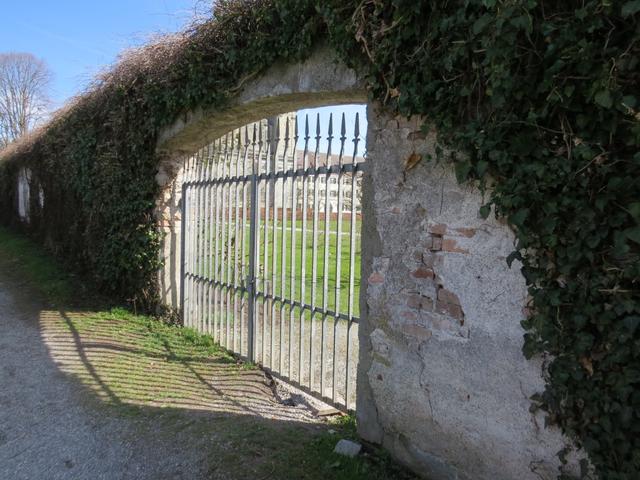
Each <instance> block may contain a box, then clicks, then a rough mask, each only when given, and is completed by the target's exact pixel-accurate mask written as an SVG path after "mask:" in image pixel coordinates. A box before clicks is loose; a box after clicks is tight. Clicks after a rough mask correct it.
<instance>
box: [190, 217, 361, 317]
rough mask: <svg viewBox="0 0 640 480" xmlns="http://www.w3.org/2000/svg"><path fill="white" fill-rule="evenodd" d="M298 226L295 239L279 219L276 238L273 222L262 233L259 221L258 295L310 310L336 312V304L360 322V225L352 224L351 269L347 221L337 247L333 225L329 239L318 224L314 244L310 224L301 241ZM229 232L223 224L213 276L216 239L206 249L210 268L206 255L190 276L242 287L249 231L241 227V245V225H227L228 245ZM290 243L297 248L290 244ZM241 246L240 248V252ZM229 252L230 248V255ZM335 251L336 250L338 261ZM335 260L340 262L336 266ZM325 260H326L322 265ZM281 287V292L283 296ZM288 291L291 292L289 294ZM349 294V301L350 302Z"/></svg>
mask: <svg viewBox="0 0 640 480" xmlns="http://www.w3.org/2000/svg"><path fill="white" fill-rule="evenodd" d="M302 227H303V222H302V220H298V221H297V222H296V231H295V235H294V231H292V229H291V221H290V219H288V220H287V222H286V225H285V230H284V232H283V223H282V221H280V220H279V221H277V222H276V228H275V234H274V230H273V220H270V221H269V223H268V225H267V229H266V231H265V223H264V221H261V222H260V225H259V231H258V248H257V254H258V262H257V265H256V270H257V271H256V274H257V289H258V291H260V292H263V293H269V294H271V293H275V294H276V295H277V296H280V297H284V298H288V299H292V300H294V301H302V302H303V303H306V304H308V305H311V303H312V300H314V302H313V303H314V306H316V307H323V306H326V308H327V309H329V310H332V311H335V310H336V305H339V309H338V310H339V312H340V313H343V314H348V313H349V312H351V313H352V315H353V316H354V317H358V316H359V314H360V305H359V297H360V267H361V264H360V255H361V237H360V229H361V221H360V220H357V221H356V224H355V234H354V237H353V239H354V241H353V252H354V255H353V258H354V262H353V270H352V265H351V262H350V260H351V251H352V240H351V221H350V220H343V221H342V234H341V235H340V238H341V241H340V242H338V234H337V221H336V220H332V221H330V222H329V234H328V235H325V233H324V232H325V230H324V227H325V225H324V221H320V222H318V233H317V236H316V238H315V243H314V239H313V222H312V221H307V225H306V228H305V235H304V237H303V235H302ZM236 228H237V235H236ZM228 229H229V225H228V224H226V223H225V230H224V231H225V234H224V238H223V237H222V236H220V237H219V238H218V264H219V265H218V270H217V273H216V272H215V270H216V269H215V236H214V237H212V239H211V240H212V242H211V243H212V244H211V246H207V253H208V256H209V258H210V262H211V263H210V264H207V261H206V255H202V256H200V258H201V261H200V264H199V266H198V267H197V268H196V269H195V271H194V273H198V274H200V275H203V276H208V277H213V278H215V279H218V280H222V281H224V282H227V283H241V282H242V280H243V279H244V278H245V277H246V276H247V275H248V270H249V235H250V229H249V227H248V226H246V225H245V228H244V241H243V240H242V235H243V230H242V228H241V225H237V226H236V225H235V223H233V224H231V228H230V230H231V232H232V233H231V235H230V237H231V238H230V240H229V238H228V237H229V235H228V233H226V232H227V231H228ZM265 236H266V242H265ZM237 237H240V238H237ZM294 237H295V238H294ZM283 239H284V250H283V245H282V242H283ZM294 241H295V244H294V243H293V242H294ZM303 242H304V243H303ZM236 244H237V245H236ZM241 245H244V251H243V249H242V247H241ZM265 245H266V249H265ZM229 247H231V251H230V255H229ZM303 247H304V248H303ZM314 247H315V248H314ZM338 247H339V248H340V256H339V257H338ZM209 249H210V250H209ZM294 249H295V252H296V253H295V258H294V259H293V262H292V255H291V252H292V251H294ZM283 251H284V262H283ZM223 258H224V259H225V261H226V259H227V258H228V259H230V262H229V263H228V264H227V263H225V266H226V268H223V267H222V263H223V262H222V259H223ZM338 258H339V259H340V261H339V262H338ZM325 259H326V260H327V261H326V262H325ZM274 260H275V265H274ZM314 260H315V266H316V269H315V273H316V274H315V275H313V271H314V270H313V267H314ZM303 266H304V281H303ZM274 267H275V268H274ZM338 267H339V270H338ZM338 271H339V274H338ZM283 272H284V278H283V275H282V274H283ZM351 279H353V290H351V287H350V285H351ZM283 280H284V281H283ZM292 280H293V281H292ZM314 280H315V286H314ZM283 285H284V287H285V288H284V291H283ZM292 286H293V287H294V288H293V294H292V288H291V287H292ZM336 286H339V292H336ZM303 288H304V290H305V292H304V298H303V295H302V290H303ZM325 292H326V296H325ZM314 293H315V294H314ZM350 293H351V302H350V301H349V298H350V295H349V294H350Z"/></svg>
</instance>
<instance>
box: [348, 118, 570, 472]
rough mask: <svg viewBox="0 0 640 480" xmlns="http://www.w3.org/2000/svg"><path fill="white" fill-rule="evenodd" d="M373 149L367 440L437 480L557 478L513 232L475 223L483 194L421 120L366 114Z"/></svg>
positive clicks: (364, 369)
mask: <svg viewBox="0 0 640 480" xmlns="http://www.w3.org/2000/svg"><path fill="white" fill-rule="evenodd" d="M367 150H368V174H367V176H366V179H365V183H366V189H365V193H364V195H365V198H364V203H365V205H366V207H365V208H366V210H365V212H364V223H365V225H364V234H363V249H362V250H363V256H364V258H363V272H364V278H363V282H364V283H363V284H364V285H366V288H364V289H363V299H362V304H363V305H362V307H363V311H365V312H366V315H365V318H364V320H363V322H362V323H361V330H360V342H361V350H360V352H361V354H360V366H359V378H358V380H359V384H358V388H359V390H358V419H359V429H360V433H361V435H362V436H363V437H364V438H365V439H367V440H369V441H372V442H375V443H382V444H383V445H384V446H385V447H386V448H388V449H389V450H390V451H391V452H393V454H394V455H395V456H396V457H398V458H399V459H400V460H401V461H403V462H404V463H406V464H408V465H410V466H411V467H413V468H414V469H415V470H416V471H418V472H420V473H421V474H422V475H424V476H425V477H427V478H431V479H435V480H438V479H473V480H480V479H487V480H489V479H491V480H499V479H504V480H512V479H515V478H517V479H532V480H533V479H538V480H539V479H540V478H556V477H557V474H558V470H557V466H558V460H557V457H556V453H557V452H558V451H559V450H560V449H561V448H562V447H563V446H564V445H565V443H564V439H563V437H562V435H561V434H560V432H559V431H558V430H554V429H545V427H544V419H543V418H542V417H541V416H534V415H533V414H531V413H530V412H529V407H530V405H531V402H530V397H531V395H532V394H534V393H535V392H539V391H541V390H542V389H543V380H542V377H541V371H542V370H541V365H540V363H539V362H537V361H527V360H525V358H524V357H523V355H522V351H521V348H522V341H523V333H524V332H523V330H522V328H521V327H520V320H521V319H522V318H523V315H524V313H523V309H524V306H525V300H526V285H525V281H524V278H523V276H522V274H521V273H520V269H519V265H517V264H514V266H513V268H511V269H510V268H509V267H508V266H507V263H506V260H505V258H506V257H507V255H509V253H511V251H512V250H513V246H514V235H513V233H512V231H511V230H510V228H509V227H508V226H507V225H505V224H504V223H502V222H500V221H498V220H496V219H495V218H494V217H493V216H492V217H490V218H489V219H487V220H483V219H482V218H481V217H480V216H479V214H478V212H479V208H480V206H481V205H482V204H483V201H482V195H481V193H480V192H479V190H478V189H477V188H476V187H475V186H473V185H470V184H467V185H459V184H458V183H457V181H456V178H455V175H454V172H453V168H452V166H451V165H450V164H449V163H447V161H446V160H440V161H436V160H435V135H434V134H431V135H427V136H426V138H425V136H424V135H421V134H420V133H419V124H418V123H417V122H416V121H406V120H398V119H395V118H390V117H388V116H385V115H384V114H381V113H380V112H379V111H378V110H377V109H375V108H370V109H369V132H368V147H367ZM413 153H417V154H420V155H422V156H423V160H422V161H421V162H420V163H419V164H418V165H417V166H416V167H414V168H412V169H410V170H408V171H406V166H405V161H406V160H407V159H408V158H409V157H410V156H411V155H412V154H413ZM430 156H431V157H433V160H429V157H430ZM414 158H416V157H415V156H414Z"/></svg>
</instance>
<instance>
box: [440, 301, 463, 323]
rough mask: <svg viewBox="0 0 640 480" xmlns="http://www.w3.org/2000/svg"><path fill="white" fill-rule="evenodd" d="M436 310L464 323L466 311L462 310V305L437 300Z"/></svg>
mask: <svg viewBox="0 0 640 480" xmlns="http://www.w3.org/2000/svg"><path fill="white" fill-rule="evenodd" d="M436 311H437V312H438V313H441V314H442V315H449V316H450V317H453V318H455V319H456V320H460V322H461V323H464V313H463V312H462V308H461V307H460V305H453V304H451V303H446V302H441V301H437V302H436Z"/></svg>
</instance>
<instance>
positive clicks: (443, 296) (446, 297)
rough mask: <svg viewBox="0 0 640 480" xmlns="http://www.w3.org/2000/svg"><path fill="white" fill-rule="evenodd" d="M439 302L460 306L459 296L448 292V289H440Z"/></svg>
mask: <svg viewBox="0 0 640 480" xmlns="http://www.w3.org/2000/svg"><path fill="white" fill-rule="evenodd" d="M438 300H440V301H442V302H446V303H451V304H453V305H460V299H459V298H458V296H457V295H456V294H455V293H453V292H451V291H449V290H447V289H446V288H440V289H439V290H438Z"/></svg>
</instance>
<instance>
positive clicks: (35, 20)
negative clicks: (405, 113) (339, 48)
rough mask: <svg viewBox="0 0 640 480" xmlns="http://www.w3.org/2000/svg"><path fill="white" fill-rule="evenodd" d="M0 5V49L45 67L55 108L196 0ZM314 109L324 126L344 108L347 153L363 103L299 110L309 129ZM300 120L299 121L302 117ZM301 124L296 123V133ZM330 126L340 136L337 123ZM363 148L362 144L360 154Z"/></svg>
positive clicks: (180, 17) (13, 0)
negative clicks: (29, 56) (33, 59)
mask: <svg viewBox="0 0 640 480" xmlns="http://www.w3.org/2000/svg"><path fill="white" fill-rule="evenodd" d="M2 3H3V5H2V28H0V52H11V51H13V52H29V53H33V54H34V55H36V56H37V57H39V58H41V59H43V60H44V61H45V62H46V63H47V64H48V65H49V68H50V69H51V71H52V72H53V84H52V86H51V99H52V101H53V105H52V107H53V108H54V109H55V108H59V107H61V106H62V105H63V104H64V102H65V101H66V100H67V99H69V98H70V97H72V96H73V95H76V94H78V93H81V92H82V91H83V89H84V88H85V87H86V86H87V84H88V83H89V82H90V81H91V79H92V78H93V77H94V76H95V75H96V74H97V73H98V72H100V71H101V70H103V69H105V68H108V66H109V65H111V64H112V63H113V62H115V61H116V59H117V57H118V54H119V53H120V52H122V51H123V50H124V49H126V48H129V47H132V46H137V45H141V44H144V43H145V42H146V41H147V40H148V39H149V38H150V37H151V36H153V35H154V34H157V33H170V32H175V31H178V30H181V29H182V28H183V27H184V26H185V25H186V24H187V23H189V21H190V20H192V19H193V16H194V13H195V11H196V7H195V6H196V5H197V4H198V2H197V0H106V1H104V0H101V1H98V0H58V1H55V0H3V2H2ZM203 4H205V5H206V2H200V7H199V10H200V11H202V9H203V8H204V7H203V6H202V5H203ZM317 111H319V112H320V114H321V125H323V126H324V127H326V125H327V124H328V117H329V114H330V113H333V114H334V116H338V117H339V116H340V114H341V112H342V111H344V112H346V115H347V128H348V135H349V140H347V142H346V147H347V151H346V153H347V154H351V153H352V151H353V142H352V138H353V137H352V134H353V122H354V120H355V114H356V112H359V113H360V122H361V123H360V131H361V132H362V136H363V137H364V135H365V133H366V128H367V125H366V113H365V108H364V106H345V107H339V108H338V107H329V108H321V109H315V110H312V111H308V110H305V111H302V112H301V113H303V114H306V113H309V114H310V123H311V129H312V131H315V113H316V112H317ZM299 121H300V122H302V121H303V115H302V116H300V117H299ZM302 128H303V124H302V123H301V124H300V129H301V131H302ZM334 128H335V130H336V132H337V134H336V136H339V125H334ZM323 136H326V133H325V132H324V131H323ZM300 145H302V143H301V144H300ZM334 145H336V144H334ZM363 147H364V144H363V143H361V144H360V148H359V150H360V151H359V153H360V154H362V152H363ZM334 149H335V147H334ZM321 151H326V141H323V142H322V143H321Z"/></svg>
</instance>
